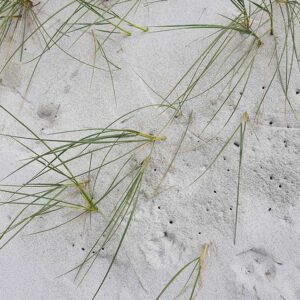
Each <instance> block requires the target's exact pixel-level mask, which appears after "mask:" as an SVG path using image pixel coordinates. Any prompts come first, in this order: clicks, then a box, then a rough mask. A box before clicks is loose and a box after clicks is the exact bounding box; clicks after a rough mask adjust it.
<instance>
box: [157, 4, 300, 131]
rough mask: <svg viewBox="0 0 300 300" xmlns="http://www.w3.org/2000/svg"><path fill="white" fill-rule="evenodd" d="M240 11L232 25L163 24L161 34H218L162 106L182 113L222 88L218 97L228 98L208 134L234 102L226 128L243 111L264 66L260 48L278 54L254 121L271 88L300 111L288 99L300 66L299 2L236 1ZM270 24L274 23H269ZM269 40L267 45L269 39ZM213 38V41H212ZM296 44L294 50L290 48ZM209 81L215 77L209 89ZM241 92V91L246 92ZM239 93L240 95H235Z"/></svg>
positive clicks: (271, 66)
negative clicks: (281, 33) (278, 89)
mask: <svg viewBox="0 0 300 300" xmlns="http://www.w3.org/2000/svg"><path fill="white" fill-rule="evenodd" d="M230 2H231V3H232V4H233V5H234V7H235V8H236V9H237V12H238V14H237V16H236V17H234V18H231V17H227V16H225V17H224V18H225V20H227V22H228V23H227V24H225V25H223V24H184V25H166V26H159V27H160V28H161V30H160V31H169V30H214V32H213V33H212V34H210V35H209V37H210V38H211V39H212V40H211V42H210V43H209V44H208V46H207V47H206V48H205V49H204V50H203V51H202V52H201V54H200V55H199V56H198V57H197V58H196V59H195V61H194V62H193V64H192V65H191V66H190V67H189V68H188V69H187V71H186V72H185V73H184V74H183V76H182V77H181V78H180V80H179V81H178V82H177V83H176V85H175V86H174V87H173V88H172V89H171V91H170V92H169V93H168V94H167V95H166V96H165V97H164V99H163V102H162V103H163V104H165V105H168V107H169V108H170V109H172V110H174V111H175V114H174V116H180V115H181V114H182V108H183V106H185V105H187V104H188V103H189V102H190V101H192V100H193V101H195V100H198V101H200V100H201V99H205V98H204V96H205V95H207V93H208V92H209V91H213V90H217V89H219V90H220V92H219V94H218V96H217V97H216V98H217V99H216V100H219V99H220V98H221V97H223V98H224V99H225V100H223V101H222V103H221V105H219V106H218V108H217V109H216V111H215V113H214V114H213V115H212V116H211V118H210V120H209V122H208V124H207V125H206V126H205V128H204V129H203V131H204V130H206V129H207V128H208V126H209V125H211V124H212V122H213V121H214V120H215V118H216V116H217V115H218V114H219V113H220V111H221V110H222V109H223V108H224V107H225V105H226V104H227V103H228V101H229V99H232V98H234V97H238V99H237V100H236V101H235V105H234V111H233V113H231V114H230V116H229V117H228V119H225V121H224V127H225V126H226V125H227V124H228V123H229V121H230V120H231V118H232V117H233V116H234V114H235V112H236V111H237V110H238V108H239V107H240V105H241V103H242V100H243V95H244V94H245V93H246V92H247V90H248V88H249V83H250V82H252V81H253V80H254V79H255V72H254V70H255V67H256V66H257V65H259V64H260V61H259V60H258V58H259V59H262V58H261V49H262V48H265V47H268V49H269V50H270V52H271V53H273V55H272V56H271V57H268V58H266V59H267V60H270V63H269V68H270V69H271V70H272V72H273V74H272V76H271V79H270V80H269V83H268V85H267V86H266V89H265V91H264V94H263V96H262V98H261V99H260V101H258V104H257V103H256V104H255V106H254V105H253V110H254V111H255V119H256V120H257V119H258V117H259V113H260V110H261V107H262V103H263V102H264V100H265V99H266V97H267V95H268V93H269V91H270V88H271V86H272V87H273V86H275V85H276V84H277V85H278V83H279V85H280V86H281V90H282V92H283V94H284V95H285V104H288V106H289V108H290V109H291V110H292V111H293V112H295V110H294V108H293V104H292V101H291V100H290V96H289V85H290V81H291V77H292V69H293V68H294V67H293V66H298V69H299V70H300V68H299V59H298V53H297V46H296V44H297V37H296V34H295V26H296V23H298V22H299V18H298V15H299V9H300V6H299V4H298V3H297V2H296V1H284V2H280V1H271V0H270V1H266V0H262V1H260V2H258V1H246V0H231V1H230ZM269 24H270V25H269ZM277 27H278V28H281V29H283V30H284V32H285V35H284V36H283V38H281V37H280V36H278V35H277V31H276V30H277V29H276V28H277ZM267 36H269V37H270V38H268V42H267V43H264V39H265V38H266V37H267ZM213 37H214V38H213ZM290 45H292V46H290ZM207 78H216V79H215V80H214V81H213V82H212V83H209V85H208V86H207V83H206V81H205V80H206V79H207ZM240 90H242V92H241V93H239V92H240ZM236 94H237V95H239V96H236Z"/></svg>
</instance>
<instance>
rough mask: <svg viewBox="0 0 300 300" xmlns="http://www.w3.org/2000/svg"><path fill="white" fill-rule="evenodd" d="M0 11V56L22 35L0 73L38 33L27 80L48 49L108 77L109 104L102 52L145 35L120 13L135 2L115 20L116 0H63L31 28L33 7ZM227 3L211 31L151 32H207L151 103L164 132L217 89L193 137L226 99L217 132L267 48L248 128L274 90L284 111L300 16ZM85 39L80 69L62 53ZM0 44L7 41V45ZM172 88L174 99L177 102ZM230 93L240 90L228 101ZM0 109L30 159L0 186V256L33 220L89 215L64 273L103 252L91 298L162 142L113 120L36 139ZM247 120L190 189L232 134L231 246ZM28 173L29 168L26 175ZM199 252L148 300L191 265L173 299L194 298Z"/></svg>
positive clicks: (86, 267)
mask: <svg viewBox="0 0 300 300" xmlns="http://www.w3.org/2000/svg"><path fill="white" fill-rule="evenodd" d="M126 2H127V1H125V3H126ZM0 3H1V4H0V23H1V25H0V30H1V31H0V37H1V38H0V51H2V48H3V47H2V45H3V44H4V43H5V42H7V39H8V40H9V39H14V36H15V35H17V31H18V30H20V32H21V36H22V39H21V41H20V43H19V45H17V46H16V47H14V48H13V50H12V51H11V54H10V55H9V57H8V59H7V60H6V61H5V64H4V66H3V68H2V71H3V70H4V69H5V68H6V67H7V66H8V64H9V63H10V62H11V61H12V59H13V58H14V57H15V55H16V54H17V53H20V60H23V59H24V58H23V52H24V47H25V45H26V43H27V42H28V41H29V40H31V39H32V38H33V37H34V36H35V35H37V34H39V35H40V36H41V37H42V40H43V41H44V44H43V47H42V50H41V52H40V53H39V54H38V55H36V56H35V57H34V58H33V59H31V60H30V62H34V63H35V67H34V71H33V73H32V76H31V78H30V82H31V81H32V79H33V75H34V74H35V72H36V70H37V67H38V65H39V63H40V61H41V59H42V57H43V55H44V54H45V53H46V52H47V51H49V50H50V49H51V48H52V47H58V48H59V49H60V50H62V52H63V53H64V54H65V55H68V56H69V57H72V58H74V59H75V60H76V61H78V62H79V63H83V64H85V65H86V66H89V67H91V68H92V79H91V81H92V80H93V77H94V71H95V70H97V69H99V70H105V71H106V72H108V74H109V77H110V80H111V83H112V89H113V94H114V98H115V101H116V98H117V96H116V91H115V83H114V79H113V72H114V71H115V70H118V69H119V67H118V66H117V65H116V64H114V63H113V59H111V58H110V57H109V55H108V53H107V51H106V48H105V46H106V44H107V43H108V42H109V41H110V39H111V38H112V37H113V36H115V35H116V34H123V35H125V36H130V35H131V34H132V30H138V31H142V32H147V31H148V27H143V26H140V25H137V24H134V23H132V22H131V21H130V20H129V15H130V13H132V12H133V11H134V10H135V9H137V7H138V6H139V4H140V1H138V0H136V1H129V5H128V6H126V9H125V10H124V12H123V14H122V16H121V15H120V14H119V13H117V12H116V11H117V10H118V6H119V5H121V6H122V5H124V1H114V2H113V3H112V4H110V5H108V6H105V5H104V4H103V3H102V2H101V1H100V2H99V1H95V0H89V1H86V0H73V1H70V2H69V3H68V4H66V5H65V6H62V7H60V8H58V10H57V11H56V12H54V13H53V14H52V15H51V16H49V17H48V18H47V19H46V20H44V21H40V19H39V18H38V15H37V10H36V9H37V6H38V5H34V4H33V2H32V1H29V0H22V1H21V0H15V1H1V2H0ZM230 3H231V4H232V6H233V7H234V8H235V10H236V15H235V16H234V17H228V16H223V19H224V20H225V25H224V24H223V23H222V22H220V24H185V25H166V26H160V28H159V30H158V31H172V30H209V31H213V33H212V34H211V35H210V38H211V41H210V43H209V44H208V46H207V47H206V48H205V49H204V50H203V51H202V52H201V53H200V55H199V56H198V57H197V58H196V59H195V60H194V62H193V64H192V65H191V66H190V67H189V68H188V69H187V71H186V72H185V73H184V74H183V76H182V77H181V78H180V79H179V80H178V82H177V83H176V85H175V86H174V87H173V88H172V89H171V91H170V92H169V93H168V94H167V95H166V96H165V97H163V100H162V103H161V104H160V105H158V107H160V108H161V109H162V110H164V111H166V110H171V111H173V114H172V117H171V119H170V120H169V121H168V122H167V125H166V126H170V125H173V123H172V122H173V121H174V118H175V117H178V116H180V115H182V113H183V107H184V106H187V105H188V103H189V102H190V101H196V100H198V99H202V98H203V97H204V96H205V95H207V93H208V92H209V91H212V90H214V89H219V90H220V92H219V96H218V99H220V98H221V95H222V96H223V99H224V100H223V101H222V102H221V104H220V105H219V106H218V108H217V109H216V110H215V112H214V113H213V115H212V116H211V118H210V119H209V121H208V122H207V124H206V125H205V126H204V128H203V129H202V131H201V134H203V133H204V132H205V131H206V130H207V128H208V127H209V126H211V125H212V124H213V122H214V120H215V119H216V117H217V116H218V115H219V113H220V112H221V110H222V109H224V108H225V107H226V105H227V104H228V101H229V100H230V99H232V98H235V100H236V101H235V106H234V109H233V110H232V111H231V112H230V114H229V115H228V117H227V118H225V119H224V120H222V122H223V126H222V128H221V130H220V131H219V132H218V134H219V133H220V132H221V131H222V130H223V129H224V128H225V127H226V126H227V125H228V124H229V123H230V122H231V120H232V119H233V117H234V116H235V115H236V114H237V113H239V110H240V106H241V103H242V101H243V95H244V94H245V93H246V91H247V90H248V88H249V82H251V80H253V77H254V71H253V70H254V69H255V66H256V65H257V64H259V61H258V57H259V54H260V51H261V49H262V48H263V47H267V46H268V47H269V49H271V50H272V53H273V56H272V57H271V58H270V64H272V65H273V66H274V68H273V69H274V71H273V73H272V76H271V79H270V81H269V83H268V85H267V86H266V88H265V91H264V94H263V96H262V98H261V99H260V101H259V102H258V104H257V103H255V105H256V106H255V107H254V111H255V116H254V120H255V121H257V120H258V117H259V113H260V110H261V107H262V104H263V102H264V100H265V99H266V97H267V95H268V92H269V91H270V89H271V88H272V87H273V86H274V85H275V84H278V82H279V84H280V87H281V90H282V92H283V94H284V96H285V98H284V99H285V105H288V106H289V107H290V109H291V110H292V111H294V108H293V104H292V101H291V100H290V96H289V95H290V82H291V77H292V71H293V70H294V68H295V65H296V66H297V67H298V69H300V68H299V59H298V50H297V37H296V33H295V31H296V29H295V26H296V22H299V12H300V10H299V9H300V5H299V3H298V1H288V0H286V1H279V0H278V1H271V0H262V1H261V2H259V3H258V2H257V1H246V0H245V1H244V0H231V1H230ZM127 4H128V3H127ZM67 9H68V10H70V11H71V13H70V14H69V15H68V16H67V17H66V18H65V19H64V21H63V22H62V23H61V24H60V25H59V27H58V28H56V29H55V31H54V33H50V31H48V29H46V27H47V25H48V23H50V22H51V21H52V19H53V18H54V17H56V16H58V15H59V14H60V13H62V12H65V10H67ZM28 18H31V20H32V23H33V24H34V25H35V29H32V30H31V31H30V32H29V33H27V28H26V24H27V19H28ZM21 22H23V23H22V24H23V25H21ZM278 26H280V28H281V29H282V28H283V30H284V33H285V34H284V37H283V40H282V39H278V38H277V28H278ZM85 34H89V35H90V36H91V37H92V39H91V40H92V46H93V49H94V51H93V58H92V61H91V62H88V61H84V60H82V59H81V58H80V57H76V56H75V55H73V54H72V48H73V47H76V46H77V45H78V43H80V39H81V38H82V36H83V35H85ZM9 36H12V37H10V38H9ZM71 36H72V37H73V40H72V42H71V43H70V45H71V46H70V48H68V49H65V48H64V47H63V46H61V41H62V40H63V39H65V38H70V37H71ZM267 36H268V37H269V36H270V37H271V38H272V39H273V40H272V42H273V43H272V44H271V45H266V42H265V40H266V37H267ZM232 49H233V50H232ZM228 53H229V54H228ZM97 56H101V57H102V58H103V60H104V63H105V66H104V67H103V66H101V67H99V66H97V64H96V61H97ZM295 62H296V64H295ZM208 76H212V78H215V80H214V81H213V82H211V83H210V85H209V86H205V85H203V82H205V80H206V78H207V77H208ZM178 90H179V91H180V92H179V95H178ZM237 91H241V92H239V93H237ZM236 94H239V96H236ZM0 108H1V109H2V110H3V111H5V112H6V113H7V114H8V115H9V116H10V117H12V118H13V119H14V120H15V121H16V122H17V123H18V124H19V125H20V126H21V127H22V128H23V130H25V132H26V135H23V136H22V135H13V134H9V133H7V134H3V133H2V134H1V135H2V136H6V137H7V138H9V139H12V140H14V141H15V142H16V143H17V144H18V145H19V146H21V147H23V148H24V149H26V150H27V152H28V153H29V154H30V157H29V158H28V159H26V160H25V161H24V162H23V164H22V165H21V166H20V167H19V168H17V169H16V170H14V171H13V172H12V173H10V174H9V175H8V176H6V177H5V178H4V179H3V180H2V181H1V185H0V192H1V193H2V194H6V195H8V198H7V200H1V203H0V205H1V206H2V207H5V206H9V207H15V208H16V214H15V216H14V217H13V219H12V220H11V221H10V222H9V224H8V225H7V226H6V227H5V228H4V229H3V230H2V231H1V232H0V242H1V244H0V248H3V247H4V246H6V245H7V244H8V243H9V242H10V241H12V240H13V239H14V238H15V237H17V236H18V235H19V233H20V232H21V231H22V230H24V229H25V228H26V227H27V226H28V225H30V224H31V222H33V221H34V220H36V219H37V218H38V217H40V216H49V215H53V214H58V213H61V211H63V210H67V211H72V212H74V213H75V216H74V217H71V218H70V219H68V220H65V221H64V222H63V223H59V224H52V225H51V226H50V227H49V228H46V229H43V230H41V231H39V232H35V233H42V232H46V231H49V230H56V229H58V228H60V227H62V226H64V225H66V224H68V223H70V222H74V221H75V220H77V219H78V218H79V217H80V216H82V215H89V216H90V217H91V218H92V215H93V217H96V218H100V219H101V221H102V222H104V225H103V227H102V228H101V230H100V231H99V233H97V238H96V240H95V241H94V243H93V246H92V247H91V248H90V250H89V252H88V254H87V255H86V257H85V258H84V260H83V261H82V262H81V263H80V264H79V265H77V266H75V267H74V268H73V269H72V270H70V271H69V272H76V275H75V277H76V279H77V280H78V281H79V283H81V282H82V281H83V280H84V279H85V278H86V277H87V274H88V273H89V271H90V270H91V268H93V267H94V266H95V264H96V262H97V261H96V259H97V258H99V256H100V253H101V249H103V248H104V247H109V248H110V249H111V253H112V258H111V260H110V262H109V264H108V266H107V268H106V269H105V271H104V272H102V274H101V279H100V280H99V285H98V287H97V288H96V290H95V292H94V296H93V299H94V298H95V297H96V296H97V295H98V293H99V291H100V290H101V288H102V286H103V284H104V282H105V281H106V279H107V278H108V275H109V273H110V271H111V269H112V268H113V266H114V263H115V261H116V259H117V256H118V254H119V251H120V249H121V247H122V245H123V242H124V240H125V238H126V235H127V233H128V230H129V227H130V224H131V222H132V220H133V218H134V214H135V212H136V209H137V206H138V200H139V194H140V189H141V187H142V184H143V181H144V179H145V176H146V172H147V169H148V168H149V164H150V161H151V159H153V157H152V155H153V152H154V151H153V149H154V148H155V147H156V145H159V142H162V141H164V140H165V136H163V135H158V136H156V135H153V134H149V133H145V132H141V131H139V130H134V129H128V128H122V127H117V126H115V124H116V122H113V123H111V124H109V125H108V126H107V127H105V128H93V129H79V130H70V131H64V132H59V133H55V134H52V135H49V136H47V138H45V137H40V136H39V135H38V134H36V133H35V132H34V131H33V130H31V129H30V128H29V127H28V126H27V125H26V124H25V123H24V122H22V121H21V120H20V119H18V118H16V117H15V116H14V115H13V114H11V113H10V112H9V111H8V110H7V109H6V108H5V107H3V106H0ZM118 120H119V119H118ZM248 121H249V117H248V114H247V113H244V114H243V116H242V120H241V121H240V122H239V123H238V125H237V126H236V127H235V129H234V130H233V132H232V133H231V135H230V136H229V138H228V139H226V141H225V143H224V144H223V146H222V148H221V150H220V151H219V152H218V153H217V154H216V155H215V156H214V157H213V158H212V160H211V161H210V162H209V164H208V167H207V168H206V169H205V171H204V172H202V173H201V174H200V175H199V176H198V177H197V178H196V179H195V180H194V181H193V182H192V184H194V183H195V182H197V181H198V180H200V178H202V176H204V175H205V174H206V173H207V172H208V171H209V170H210V169H211V168H212V167H213V165H214V164H215V162H216V161H217V160H218V158H219V157H220V156H221V154H222V153H223V151H224V150H225V149H226V147H227V146H228V145H229V143H230V142H231V141H232V139H233V138H234V137H235V136H236V135H237V134H238V133H239V138H240V142H239V162H238V175H237V192H236V202H235V206H236V209H235V220H234V230H233V241H234V244H236V241H237V228H238V213H239V205H240V198H241V195H240V194H241V180H242V167H243V156H244V144H245V137H246V127H247V123H248ZM191 122H192V114H190V116H189V119H188V122H187V124H186V127H185V129H184V132H183V133H182V136H181V138H180V139H179V142H178V144H177V147H176V149H175V151H174V155H173V157H172V159H171V161H170V163H169V164H168V165H167V167H166V169H165V172H164V173H163V175H162V178H161V182H160V184H159V186H158V187H160V185H161V183H162V182H163V180H164V179H165V177H166V175H167V174H168V172H169V170H170V168H171V167H172V166H173V164H174V162H175V159H177V155H178V153H179V151H180V149H181V146H182V144H183V142H184V140H185V137H186V135H187V133H188V131H189V128H190V125H191ZM163 130H164V128H162V129H161V130H160V131H159V132H163ZM32 145H35V146H34V147H33V146H32ZM36 145H38V146H36ZM41 149H42V150H41ZM140 153H143V155H142V156H143V159H142V160H139V161H138V160H137V159H136V155H137V154H140ZM78 166H80V168H78ZM73 168H74V169H76V170H78V169H80V171H76V173H75V172H74V171H73ZM107 168H109V169H110V172H108V174H109V175H107V173H105V172H104V170H106V169H107ZM25 169H27V170H28V169H29V170H31V172H32V175H31V177H30V178H29V179H26V180H25V181H24V182H21V183H19V184H17V183H14V184H10V183H5V181H6V180H11V178H13V176H15V175H18V174H20V173H21V172H22V171H23V170H25ZM36 169H38V170H37V171H36ZM32 170H35V171H32ZM102 180H105V181H106V182H107V185H106V186H105V187H104V186H103V183H102V182H101V181H102ZM99 187H101V189H100V190H101V191H99ZM74 195H75V196H74ZM111 203H113V204H114V205H113V207H110V206H109V205H107V204H111ZM107 207H108V208H107ZM207 251H208V244H205V245H204V246H203V248H202V250H201V253H200V255H199V257H197V258H195V259H193V260H192V261H190V262H189V263H187V264H186V265H185V266H184V267H183V268H181V269H180V270H179V271H178V272H177V273H176V274H175V276H173V277H172V279H171V280H170V281H169V282H168V283H167V285H166V286H165V287H164V288H163V290H162V291H161V292H160V294H159V295H158V296H157V299H160V298H161V297H162V296H163V295H164V294H165V292H166V291H167V290H168V289H169V288H170V287H171V285H172V284H173V283H174V282H175V280H176V279H177V277H179V275H181V274H182V273H183V272H184V271H186V270H187V269H188V268H191V267H192V270H191V272H190V274H189V276H188V278H187V281H186V282H185V284H184V286H183V287H182V288H181V290H180V292H179V296H182V295H186V293H187V292H189V296H187V297H188V298H187V299H193V298H194V297H195V295H196V289H197V285H198V284H199V283H200V282H201V274H202V269H203V266H204V261H205V257H206V254H207ZM69 272H67V273H69ZM99 277H100V276H99Z"/></svg>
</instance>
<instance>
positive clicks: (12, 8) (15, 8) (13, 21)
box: [0, 0, 45, 61]
mask: <svg viewBox="0 0 300 300" xmlns="http://www.w3.org/2000/svg"><path fill="white" fill-rule="evenodd" d="M38 5H39V2H37V3H35V4H34V1H31V0H12V1H7V0H2V1H1V2H0V50H1V52H2V53H3V52H4V51H3V47H4V43H8V46H9V48H12V49H9V50H10V51H9V52H16V48H18V51H19V52H20V61H22V57H23V52H24V47H25V42H26V40H27V39H28V38H29V37H30V36H31V34H30V32H33V31H36V32H37V33H40V34H41V36H42V37H43V39H44V41H45V34H44V29H43V28H42V27H41V26H40V21H39V18H38V15H37V13H36V11H35V7H36V6H38ZM28 24H31V26H32V28H28ZM18 39H20V41H19V42H17V44H16V45H13V44H15V42H14V40H18ZM1 52H0V53H1ZM2 55H4V53H3V54H2Z"/></svg>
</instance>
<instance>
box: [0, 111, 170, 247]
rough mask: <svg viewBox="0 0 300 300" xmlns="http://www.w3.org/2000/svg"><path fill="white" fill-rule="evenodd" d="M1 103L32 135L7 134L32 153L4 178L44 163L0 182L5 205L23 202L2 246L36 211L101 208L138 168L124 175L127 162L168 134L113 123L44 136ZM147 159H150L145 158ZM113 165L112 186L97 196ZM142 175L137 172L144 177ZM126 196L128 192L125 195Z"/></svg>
mask: <svg viewBox="0 0 300 300" xmlns="http://www.w3.org/2000/svg"><path fill="white" fill-rule="evenodd" d="M0 108H1V109H2V110H4V111H5V112H6V113H8V114H9V115H10V116H11V117H12V118H13V119H14V120H16V121H17V122H18V123H19V124H20V125H21V126H22V127H23V128H25V130H26V131H27V132H28V133H29V134H30V136H17V135H10V134H6V136H7V137H9V138H11V139H13V140H14V141H16V142H17V143H18V144H19V145H21V146H22V147H24V148H25V149H27V150H28V151H29V152H30V153H31V155H32V157H31V158H29V159H28V161H27V162H25V163H24V164H22V165H21V166H20V167H19V168H18V169H16V170H15V171H13V172H12V173H11V174H9V175H8V176H6V177H5V178H4V179H5V180H7V179H8V178H10V177H12V176H13V175H15V174H16V173H19V172H21V170H23V169H25V168H27V169H28V168H29V171H30V169H33V167H34V166H41V168H40V169H39V170H38V171H37V172H36V173H35V174H34V175H33V176H32V177H31V178H30V179H29V180H26V181H25V182H24V183H22V184H13V185H12V184H1V187H0V191H1V192H2V193H6V194H9V195H10V197H9V198H8V200H7V201H2V202H1V204H2V205H9V206H15V207H21V208H20V209H19V211H18V212H17V214H16V216H15V217H14V218H13V220H12V221H11V222H10V223H9V225H8V226H7V227H6V228H5V230H4V231H3V232H2V233H1V236H0V240H4V238H5V237H6V238H7V240H6V241H5V242H4V243H3V245H2V246H1V247H4V246H5V245H6V244H7V243H8V242H9V241H11V240H12V239H13V238H14V237H15V236H16V235H17V234H18V233H19V232H20V231H21V230H23V229H24V228H25V227H26V226H27V225H28V224H29V223H30V222H31V221H32V220H34V219H35V218H36V217H38V216H41V215H46V214H47V215H48V214H50V213H54V212H57V211H61V210H62V209H72V210H74V209H75V210H76V211H79V215H82V214H83V213H93V212H101V208H99V203H100V202H101V203H102V201H103V200H105V199H106V198H107V197H108V195H109V194H111V193H112V192H113V191H116V189H117V188H119V185H121V183H123V181H124V180H125V179H126V178H128V177H130V176H131V174H132V172H134V171H135V170H136V169H135V168H134V170H131V171H129V172H127V173H126V174H125V175H124V174H123V172H124V170H125V169H126V168H125V167H128V163H129V162H130V161H132V159H133V154H134V153H136V152H137V151H142V150H143V149H145V151H146V149H147V148H149V146H150V148H151V149H152V147H153V144H154V143H156V142H159V141H163V140H164V139H165V137H164V136H154V135H151V134H147V133H144V132H140V131H136V130H132V129H114V128H111V126H109V127H107V128H98V129H85V130H76V131H68V132H62V133H58V135H61V134H74V133H76V134H78V133H81V134H83V135H84V136H83V137H81V138H75V139H61V138H41V137H39V136H38V135H37V134H36V133H35V132H34V131H32V130H31V129H30V128H29V127H28V126H26V125H25V124H24V123H23V122H22V121H21V120H19V119H18V118H16V117H15V116H14V115H12V114H11V113H10V112H9V111H8V110H7V109H5V108H4V107H3V106H0ZM2 135H4V134H2ZM28 142H30V143H32V142H34V143H39V144H40V146H41V147H42V148H44V149H45V150H44V152H42V153H38V152H37V151H36V150H35V148H33V147H32V145H30V144H28ZM54 145H55V146H54ZM151 145H152V146H151ZM36 147H37V146H36ZM149 160H150V158H147V159H146V161H149ZM72 164H77V166H78V165H82V166H83V168H82V170H81V171H80V172H78V171H77V173H74V171H72ZM146 165H148V163H147V164H146V163H143V166H144V167H138V168H137V169H138V170H140V172H141V173H142V174H144V171H145V169H146ZM112 166H114V168H115V169H116V170H117V172H116V175H113V176H112V177H111V179H109V178H108V180H110V181H111V182H110V184H109V186H108V187H107V188H106V189H104V191H102V193H103V194H102V196H101V197H99V198H98V199H96V195H95V194H96V187H97V185H98V184H99V180H101V174H102V173H101V172H102V171H103V169H104V168H105V167H112ZM77 168H78V167H77ZM114 168H113V169H114ZM122 174H123V175H122ZM122 176H123V177H122ZM49 177H50V179H49ZM92 177H93V180H92ZM141 177H142V176H139V178H140V179H141ZM92 181H93V184H92ZM2 182H3V180H2ZM72 191H75V192H76V193H77V194H78V195H79V196H80V197H79V200H78V201H77V202H76V201H74V199H73V198H74V195H73V196H72ZM70 193H71V194H70ZM135 195H136V194H135ZM128 197H129V195H128V196H127V197H126V199H128ZM72 199H73V200H72ZM80 199H81V200H82V201H83V202H82V201H81V200H80ZM124 201H125V200H124ZM126 201H127V200H126ZM115 217H116V216H114V218H115ZM55 227H56V226H54V227H53V228H55Z"/></svg>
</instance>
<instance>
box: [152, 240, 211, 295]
mask: <svg viewBox="0 0 300 300" xmlns="http://www.w3.org/2000/svg"><path fill="white" fill-rule="evenodd" d="M208 249H209V244H204V245H203V246H202V249H201V251H200V254H199V256H198V257H196V258H195V259H193V260H191V261H190V262H188V263H187V264H186V265H184V266H183V267H182V268H181V269H180V270H179V271H178V272H176V274H175V275H174V276H173V277H172V278H171V279H170V281H169V282H168V283H167V284H166V285H165V287H164V288H163V289H162V291H161V292H160V293H159V295H158V296H157V297H156V300H158V299H162V296H163V295H164V294H165V292H166V291H167V290H168V289H169V288H170V287H171V286H172V284H173V283H174V282H175V280H176V279H177V278H178V277H179V276H180V275H182V273H184V271H186V270H188V269H192V270H191V272H190V274H189V276H188V278H187V280H186V282H185V284H184V286H183V287H182V288H181V289H180V292H179V293H178V295H177V296H176V297H174V299H177V298H179V297H180V296H184V299H189V300H192V299H195V297H196V295H197V286H198V287H199V288H200V287H201V283H202V274H203V269H204V267H205V260H206V257H207V253H208ZM188 292H189V293H188ZM166 299H168V298H166Z"/></svg>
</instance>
